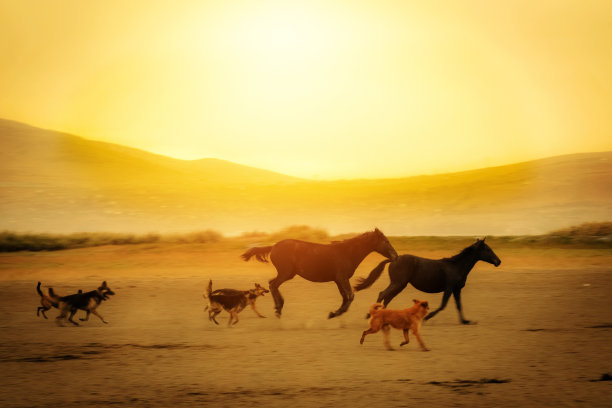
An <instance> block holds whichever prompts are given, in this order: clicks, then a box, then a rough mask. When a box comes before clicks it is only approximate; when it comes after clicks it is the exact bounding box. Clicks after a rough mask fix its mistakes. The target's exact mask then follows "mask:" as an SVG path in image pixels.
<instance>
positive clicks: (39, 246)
mask: <svg viewBox="0 0 612 408" xmlns="http://www.w3.org/2000/svg"><path fill="white" fill-rule="evenodd" d="M355 235H357V233H354V234H342V235H336V236H330V235H329V233H328V232H327V231H325V230H324V229H321V228H313V227H309V226H307V225H294V226H290V227H287V228H284V229H281V230H280V231H276V232H272V233H266V232H259V231H253V232H249V233H245V234H242V235H240V236H238V237H224V236H223V235H222V234H221V233H220V232H217V231H214V230H203V231H195V232H191V233H184V234H166V235H163V234H157V233H149V234H140V235H138V234H122V233H103V232H100V233H76V234H42V233H41V234H36V233H16V232H10V231H4V232H0V252H16V251H57V250H63V249H74V248H87V247H96V246H104V245H136V244H211V245H214V246H217V247H219V246H222V247H228V248H229V247H242V246H243V245H244V244H245V243H247V244H248V243H250V244H254V243H257V244H261V243H266V244H271V243H274V242H278V241H280V240H282V239H287V238H291V239H300V240H304V241H311V242H321V243H327V242H330V241H332V240H342V239H346V238H350V237H353V236H355ZM390 239H391V241H392V243H393V244H394V245H400V246H408V247H412V248H419V247H422V248H428V249H443V248H449V247H452V248H454V247H457V246H462V245H463V246H467V245H469V244H470V243H471V242H472V241H473V240H474V237H462V236H456V237H442V236H433V237H390ZM487 242H493V243H494V244H495V245H498V246H499V245H503V246H504V247H522V246H538V247H576V248H612V222H597V223H595V222H593V223H586V224H581V225H578V226H574V227H569V228H565V229H562V230H557V231H552V232H550V233H548V234H544V235H523V236H497V237H489V238H488V241H487Z"/></svg>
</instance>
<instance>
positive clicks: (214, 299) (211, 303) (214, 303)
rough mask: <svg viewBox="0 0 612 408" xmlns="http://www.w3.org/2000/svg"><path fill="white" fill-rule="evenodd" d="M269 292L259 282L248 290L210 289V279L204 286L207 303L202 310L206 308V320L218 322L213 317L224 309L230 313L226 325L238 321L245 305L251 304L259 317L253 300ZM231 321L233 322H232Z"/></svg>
mask: <svg viewBox="0 0 612 408" xmlns="http://www.w3.org/2000/svg"><path fill="white" fill-rule="evenodd" d="M268 292H270V291H269V290H268V289H266V288H264V287H263V286H261V285H260V284H259V283H256V284H255V289H249V290H237V289H217V290H215V291H213V290H212V280H211V281H209V282H208V286H207V287H206V293H205V294H204V299H206V300H207V301H208V305H207V306H206V307H205V308H204V311H206V310H208V320H210V321H211V322H214V323H215V324H219V322H217V319H215V317H216V316H217V315H218V314H219V313H221V311H222V310H225V311H226V312H228V313H229V314H230V318H229V321H228V322H227V325H228V326H231V325H232V324H236V323H238V313H240V312H241V311H242V310H243V309H244V308H245V307H246V306H247V305H251V308H253V311H254V312H255V314H256V315H257V316H259V317H266V316H262V315H261V314H260V313H259V312H258V311H257V308H255V301H256V300H257V298H258V297H259V296H263V295H264V294H265V293H268ZM232 322H233V323H232Z"/></svg>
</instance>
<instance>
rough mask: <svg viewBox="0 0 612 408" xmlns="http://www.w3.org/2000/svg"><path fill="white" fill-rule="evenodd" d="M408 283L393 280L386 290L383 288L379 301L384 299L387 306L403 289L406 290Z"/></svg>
mask: <svg viewBox="0 0 612 408" xmlns="http://www.w3.org/2000/svg"><path fill="white" fill-rule="evenodd" d="M406 285H408V282H406V283H403V282H401V283H400V282H391V283H390V284H389V286H387V288H386V289H385V290H383V291H382V292H380V293H379V294H378V300H377V302H379V303H380V301H381V300H382V301H383V302H382V303H383V305H385V307H386V306H387V305H388V304H389V302H391V300H393V298H394V297H396V296H397V295H398V294H399V293H400V292H401V291H402V290H404V288H405V287H406Z"/></svg>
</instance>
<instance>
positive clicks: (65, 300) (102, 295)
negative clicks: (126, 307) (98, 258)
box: [49, 281, 115, 326]
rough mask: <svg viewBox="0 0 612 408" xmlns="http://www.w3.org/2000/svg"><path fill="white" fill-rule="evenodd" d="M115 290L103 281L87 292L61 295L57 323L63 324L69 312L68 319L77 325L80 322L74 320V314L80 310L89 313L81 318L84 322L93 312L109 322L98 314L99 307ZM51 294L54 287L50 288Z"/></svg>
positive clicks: (104, 321) (52, 294)
mask: <svg viewBox="0 0 612 408" xmlns="http://www.w3.org/2000/svg"><path fill="white" fill-rule="evenodd" d="M114 294H115V292H113V291H112V290H111V288H109V287H108V285H107V284H106V281H104V282H102V285H100V286H99V287H98V289H96V290H92V291H89V292H85V293H82V292H80V293H75V294H74V295H69V296H60V297H59V301H58V309H59V310H60V314H59V316H57V318H56V319H57V320H56V321H57V323H58V324H61V323H62V320H63V319H65V318H66V316H67V315H68V313H70V315H69V316H68V321H69V322H70V323H72V324H74V325H75V326H78V325H79V324H78V323H77V322H75V321H74V320H72V318H73V317H74V314H75V313H76V312H77V311H78V310H84V311H85V312H86V313H87V315H86V316H85V318H84V319H79V320H81V321H83V322H85V321H87V320H89V314H90V313H93V314H94V315H96V316H98V317H99V318H100V320H102V322H103V323H108V322H107V321H106V320H104V318H103V317H102V316H101V315H100V314H98V312H97V310H96V309H97V308H98V306H100V303H102V301H103V300H107V299H108V297H109V296H110V295H114ZM49 295H51V296H54V295H55V294H54V293H53V289H51V288H49Z"/></svg>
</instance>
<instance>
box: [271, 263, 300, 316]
mask: <svg viewBox="0 0 612 408" xmlns="http://www.w3.org/2000/svg"><path fill="white" fill-rule="evenodd" d="M293 276H294V274H292V275H291V276H288V277H286V276H285V275H281V274H280V273H279V274H278V276H277V277H276V278H274V279H272V280H270V293H272V297H273V298H274V309H275V310H276V317H281V313H282V311H283V305H284V304H285V299H283V295H281V293H280V291H279V290H278V287H279V286H280V285H281V284H282V283H283V282H285V281H287V280H289V279H291V278H293Z"/></svg>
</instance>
